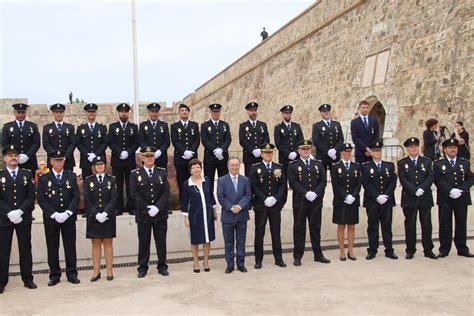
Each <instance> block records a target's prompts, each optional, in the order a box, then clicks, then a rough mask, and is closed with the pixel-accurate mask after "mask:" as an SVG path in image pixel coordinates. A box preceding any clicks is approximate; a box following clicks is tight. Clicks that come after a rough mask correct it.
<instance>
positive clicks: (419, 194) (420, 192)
mask: <svg viewBox="0 0 474 316" xmlns="http://www.w3.org/2000/svg"><path fill="white" fill-rule="evenodd" d="M424 193H425V190H423V189H422V188H418V189H417V190H416V192H415V195H416V196H422V195H423V194H424Z"/></svg>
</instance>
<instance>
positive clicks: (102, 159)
mask: <svg viewBox="0 0 474 316" xmlns="http://www.w3.org/2000/svg"><path fill="white" fill-rule="evenodd" d="M98 163H105V159H104V157H102V156H96V157H95V158H94V159H93V160H92V164H93V165H96V164H98Z"/></svg>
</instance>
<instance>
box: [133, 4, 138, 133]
mask: <svg viewBox="0 0 474 316" xmlns="http://www.w3.org/2000/svg"><path fill="white" fill-rule="evenodd" d="M135 16H136V9H135V0H132V34H133V92H134V93H133V120H134V122H135V124H137V125H138V124H139V123H140V122H139V120H140V119H139V117H138V116H139V113H140V109H139V106H140V104H139V101H138V61H137V28H136V23H137V19H136V17H135Z"/></svg>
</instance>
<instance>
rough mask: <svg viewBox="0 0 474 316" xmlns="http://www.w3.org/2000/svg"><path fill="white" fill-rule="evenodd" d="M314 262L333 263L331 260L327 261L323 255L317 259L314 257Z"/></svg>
mask: <svg viewBox="0 0 474 316" xmlns="http://www.w3.org/2000/svg"><path fill="white" fill-rule="evenodd" d="M314 261H316V262H321V263H331V260H329V259H326V257H324V256H323V255H319V256H317V257H314Z"/></svg>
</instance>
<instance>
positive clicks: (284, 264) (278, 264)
mask: <svg viewBox="0 0 474 316" xmlns="http://www.w3.org/2000/svg"><path fill="white" fill-rule="evenodd" d="M275 265H277V266H279V267H280V268H286V263H285V262H283V261H280V262H275Z"/></svg>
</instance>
